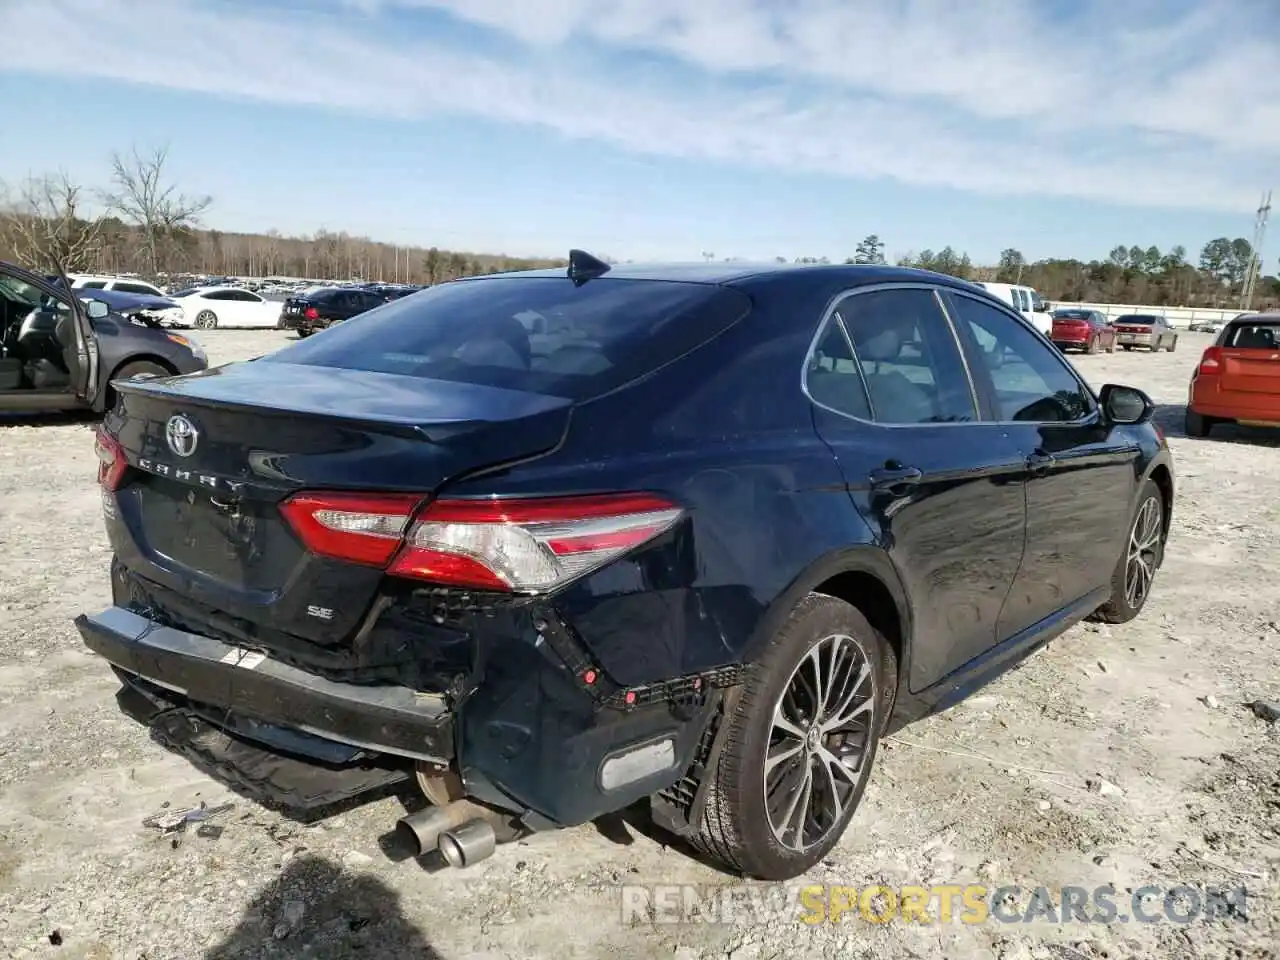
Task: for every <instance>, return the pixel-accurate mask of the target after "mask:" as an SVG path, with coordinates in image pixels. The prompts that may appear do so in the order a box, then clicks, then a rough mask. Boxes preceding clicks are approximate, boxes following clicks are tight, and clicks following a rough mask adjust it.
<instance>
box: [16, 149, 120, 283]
mask: <svg viewBox="0 0 1280 960" xmlns="http://www.w3.org/2000/svg"><path fill="white" fill-rule="evenodd" d="M87 207H88V198H87V196H86V191H85V190H84V188H83V187H80V186H79V185H77V184H75V183H73V182H72V180H71V177H70V176H69V175H68V174H67V173H66V171H63V170H59V171H57V172H55V173H47V174H44V175H42V176H34V177H28V178H27V179H26V180H25V181H23V182H22V183H20V184H19V185H18V186H17V187H16V188H10V187H8V186H6V185H5V184H3V183H0V242H2V243H3V246H4V247H6V248H8V249H9V250H10V251H12V254H13V256H15V257H16V258H17V259H18V260H19V261H21V262H22V263H25V264H27V265H28V266H30V267H31V268H32V269H35V270H52V271H54V272H59V273H70V272H74V271H76V270H87V269H90V266H91V264H92V263H93V262H94V261H95V260H96V259H97V257H98V253H99V250H100V248H101V238H102V211H99V212H98V213H97V214H93V215H90V214H89V213H88V212H87V210H86V208H87Z"/></svg>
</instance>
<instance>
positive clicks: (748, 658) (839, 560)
mask: <svg viewBox="0 0 1280 960" xmlns="http://www.w3.org/2000/svg"><path fill="white" fill-rule="evenodd" d="M842 573H866V574H869V575H871V576H873V577H875V578H876V579H877V580H879V581H880V582H881V583H882V584H884V586H885V588H886V589H887V590H888V591H889V594H890V595H891V596H892V597H893V604H894V607H895V608H896V610H897V613H898V623H899V624H900V625H901V628H902V655H901V657H900V660H901V663H900V665H899V666H900V671H899V672H900V675H902V676H905V675H906V668H907V666H908V665H909V662H910V657H911V635H912V617H911V603H910V600H909V598H908V596H907V592H906V589H905V588H904V587H903V586H902V578H901V577H899V576H898V571H897V570H896V569H895V568H894V566H893V562H892V561H891V560H890V559H889V557H888V555H887V554H886V553H885V552H884V551H883V550H881V549H880V548H879V547H876V546H873V545H870V544H858V545H856V546H852V547H846V548H844V549H841V550H835V551H832V552H831V553H828V554H826V555H825V556H823V557H821V558H819V559H818V560H816V561H814V562H813V563H812V564H810V565H809V566H808V567H807V568H805V570H804V571H803V572H802V573H801V574H800V575H799V576H798V577H796V578H795V580H793V581H792V582H791V585H790V586H788V587H787V589H786V590H784V591H783V592H782V593H781V594H779V595H778V597H777V598H775V599H774V601H773V603H772V604H770V605H769V609H768V610H767V611H766V612H765V615H764V616H763V617H761V618H760V623H759V624H758V625H757V627H756V629H755V632H754V633H753V634H752V636H751V639H750V640H749V641H748V642H747V646H746V648H745V650H744V653H743V661H744V662H745V663H752V662H754V661H755V660H757V659H759V657H760V655H761V654H762V653H763V652H764V649H765V647H766V646H768V643H769V640H770V639H771V638H772V637H773V636H774V635H775V634H776V633H777V632H778V631H779V630H781V629H782V626H783V624H785V623H786V622H787V618H788V617H789V616H791V611H792V610H794V609H795V606H796V604H798V603H799V602H800V601H801V600H803V599H804V598H805V597H806V596H808V595H809V594H810V593H812V592H813V590H814V589H815V588H816V587H818V586H819V585H821V584H823V583H825V582H826V581H828V580H830V579H831V578H832V577H835V576H838V575H839V574H842Z"/></svg>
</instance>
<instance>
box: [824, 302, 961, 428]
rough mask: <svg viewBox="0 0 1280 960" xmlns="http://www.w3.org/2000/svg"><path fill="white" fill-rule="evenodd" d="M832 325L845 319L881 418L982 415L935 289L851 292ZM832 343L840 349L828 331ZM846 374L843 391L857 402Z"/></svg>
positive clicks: (949, 419)
mask: <svg viewBox="0 0 1280 960" xmlns="http://www.w3.org/2000/svg"><path fill="white" fill-rule="evenodd" d="M832 324H833V325H835V324H839V325H841V326H842V328H843V331H844V332H845V334H847V336H848V340H849V342H850V343H851V344H852V346H853V351H852V354H853V357H855V358H856V362H857V367H858V372H859V373H860V374H861V380H862V389H863V390H864V391H865V397H866V399H867V400H868V401H869V406H870V416H871V419H873V420H875V421H876V422H877V423H883V424H888V425H892V424H924V423H964V422H968V421H973V420H976V419H977V410H976V407H975V405H974V399H973V390H972V388H971V386H970V383H969V377H968V374H967V372H966V371H965V367H964V359H963V357H962V356H961V354H960V350H959V348H958V347H957V346H956V341H955V336H954V335H953V334H952V332H951V327H950V325H949V324H948V323H947V318H946V316H945V315H944V314H943V312H942V309H941V307H940V306H939V305H938V300H937V297H936V296H935V295H934V293H933V291H932V290H928V289H924V288H904V289H889V290H875V291H871V292H868V293H853V294H850V295H849V296H847V297H845V298H844V299H843V300H842V301H840V302H839V303H838V304H837V305H836V308H835V311H834V313H833V316H832ZM825 342H831V343H832V349H833V350H838V344H836V343H835V342H834V341H831V340H830V338H829V337H828V338H827V341H825ZM838 363H839V361H838V360H837V366H838ZM846 380H847V385H846V386H845V387H844V388H843V394H844V395H845V396H847V397H848V398H849V401H848V402H849V403H850V404H853V403H856V402H857V401H856V397H857V394H856V391H855V390H854V385H853V381H852V380H851V379H848V378H846Z"/></svg>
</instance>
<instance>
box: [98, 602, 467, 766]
mask: <svg viewBox="0 0 1280 960" xmlns="http://www.w3.org/2000/svg"><path fill="white" fill-rule="evenodd" d="M76 627H77V628H78V629H79V631H80V635H81V637H83V638H84V642H85V644H86V646H88V647H89V649H90V650H92V651H94V652H95V653H97V654H99V655H100V656H102V657H104V658H105V659H106V660H108V661H109V662H110V663H112V664H114V665H115V666H116V667H119V668H120V669H121V670H124V671H126V672H127V673H130V674H134V675H136V676H140V677H142V678H144V679H146V680H149V681H151V682H152V683H154V684H156V685H158V686H161V687H164V688H167V689H169V690H173V691H175V692H177V693H180V694H182V695H183V696H185V697H187V698H189V699H190V700H193V701H196V702H199V703H202V704H206V705H208V706H211V707H217V708H220V709H224V710H227V711H232V712H235V713H237V714H241V715H243V716H247V717H252V718H255V719H258V720H261V721H264V722H266V723H269V724H279V725H281V726H285V727H291V728H294V729H297V730H303V731H306V732H307V733H312V734H315V735H317V736H320V737H324V738H326V739H329V740H335V741H338V742H340V743H345V744H349V745H351V746H356V747H363V748H367V749H370V750H374V751H377V752H379V753H388V754H394V755H397V756H402V757H409V758H412V759H416V760H426V761H429V762H434V763H446V762H447V761H448V760H449V759H451V758H452V757H453V753H454V736H453V721H452V716H451V714H450V712H449V710H448V708H447V705H446V703H445V701H444V698H442V697H439V696H436V695H432V694H423V693H420V692H418V691H414V690H411V689H409V688H407V687H398V686H389V685H379V686H371V685H357V684H348V683H335V682H333V681H331V680H327V679H324V678H322V677H318V676H316V675H314V674H311V673H307V672H306V671H304V670H299V669H297V668H296V667H292V666H289V665H287V664H284V663H280V662H279V661H276V660H272V659H269V658H267V657H264V656H262V655H261V654H259V653H253V652H250V651H247V650H243V649H241V648H239V647H235V646H232V645H231V644H227V643H223V642H222V641H220V640H215V639H212V638H210V637H205V636H200V635H199V634H194V633H188V632H186V631H183V630H176V629H173V628H171V627H164V626H158V625H157V624H156V623H155V622H153V621H151V620H148V619H146V618H145V617H142V616H139V615H138V614H136V613H131V612H130V611H128V610H125V609H123V608H121V607H111V608H109V609H107V610H104V611H103V612H102V613H98V614H94V615H92V616H88V615H82V616H80V617H77V618H76Z"/></svg>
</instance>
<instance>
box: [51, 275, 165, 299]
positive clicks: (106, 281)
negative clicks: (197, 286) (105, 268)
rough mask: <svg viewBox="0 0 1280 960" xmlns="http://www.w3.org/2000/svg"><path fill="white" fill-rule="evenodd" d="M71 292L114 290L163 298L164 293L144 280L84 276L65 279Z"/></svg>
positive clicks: (72, 276)
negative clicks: (68, 281) (69, 282)
mask: <svg viewBox="0 0 1280 960" xmlns="http://www.w3.org/2000/svg"><path fill="white" fill-rule="evenodd" d="M67 279H68V280H70V281H71V289H73V290H79V289H84V290H115V291H116V292H117V293H140V294H142V295H144V296H148V297H164V296H168V294H166V293H164V292H163V291H162V290H161V289H160V288H159V287H157V286H155V285H154V284H150V283H147V282H146V281H145V280H136V279H132V278H130V277H91V276H86V275H84V274H72V275H71V276H68V277H67Z"/></svg>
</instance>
